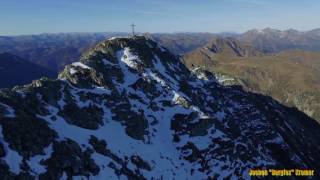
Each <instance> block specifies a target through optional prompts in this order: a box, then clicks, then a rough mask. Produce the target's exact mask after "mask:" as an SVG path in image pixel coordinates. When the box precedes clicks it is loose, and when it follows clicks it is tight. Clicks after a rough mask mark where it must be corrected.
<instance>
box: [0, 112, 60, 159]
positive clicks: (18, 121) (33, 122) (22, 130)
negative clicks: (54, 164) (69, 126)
mask: <svg viewBox="0 0 320 180" xmlns="http://www.w3.org/2000/svg"><path fill="white" fill-rule="evenodd" d="M0 124H1V126H2V128H3V130H2V133H3V136H4V140H5V141H7V142H8V143H9V147H10V148H11V149H14V150H15V151H17V152H18V153H19V154H20V155H22V156H23V157H26V158H29V157H31V156H33V155H36V154H41V153H43V149H44V148H45V147H47V146H48V145H49V144H50V143H51V142H52V141H53V140H54V139H55V138H56V137H57V134H56V132H55V131H54V130H52V129H50V128H49V127H48V123H46V122H45V121H43V120H41V119H39V118H35V117H23V118H22V117H17V118H2V119H1V120H0ZM35 144H36V145H35Z"/></svg>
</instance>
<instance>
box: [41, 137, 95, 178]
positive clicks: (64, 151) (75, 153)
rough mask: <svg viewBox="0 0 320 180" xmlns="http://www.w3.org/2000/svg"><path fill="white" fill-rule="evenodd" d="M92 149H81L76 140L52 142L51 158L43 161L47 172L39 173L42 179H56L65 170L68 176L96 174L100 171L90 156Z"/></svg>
mask: <svg viewBox="0 0 320 180" xmlns="http://www.w3.org/2000/svg"><path fill="white" fill-rule="evenodd" d="M92 152H93V151H92V150H90V149H86V150H85V151H82V150H81V148H80V146H79V145H78V143H77V142H74V141H72V140H70V139H67V140H66V141H61V142H54V143H53V153H52V154H51V158H50V159H47V160H46V161H44V162H43V164H44V165H45V166H47V172H46V173H44V174H41V175H40V178H42V179H58V178H59V177H60V176H62V174H63V172H65V173H66V174H67V176H68V178H72V177H73V176H79V175H81V176H85V177H89V176H91V175H97V174H98V173H99V171H100V169H99V167H98V166H97V165H96V164H95V162H94V160H93V159H91V158H90V156H91V154H92Z"/></svg>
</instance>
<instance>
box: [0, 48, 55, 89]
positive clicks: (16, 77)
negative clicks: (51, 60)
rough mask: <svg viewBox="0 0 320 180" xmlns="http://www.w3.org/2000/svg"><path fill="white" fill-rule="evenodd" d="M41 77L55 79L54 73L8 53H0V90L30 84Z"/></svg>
mask: <svg viewBox="0 0 320 180" xmlns="http://www.w3.org/2000/svg"><path fill="white" fill-rule="evenodd" d="M41 77H50V78H55V77H56V73H55V72H53V71H50V70H48V69H46V68H44V67H42V66H39V65H37V64H34V63H31V62H29V61H26V60H24V59H21V58H20V57H18V56H15V55H12V54H9V53H0V88H8V87H13V86H16V85H24V84H28V83H31V81H32V80H34V79H39V78H41Z"/></svg>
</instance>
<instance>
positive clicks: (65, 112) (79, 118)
mask: <svg viewBox="0 0 320 180" xmlns="http://www.w3.org/2000/svg"><path fill="white" fill-rule="evenodd" d="M59 115H61V116H62V117H64V118H65V120H66V121H67V122H68V123H70V124H74V125H76V126H79V127H83V128H86V129H98V128H99V125H103V121H102V116H103V111H102V109H101V108H99V107H96V106H91V105H89V106H88V107H84V108H79V107H78V106H77V105H76V104H67V105H65V106H64V107H63V109H62V111H61V112H60V113H59Z"/></svg>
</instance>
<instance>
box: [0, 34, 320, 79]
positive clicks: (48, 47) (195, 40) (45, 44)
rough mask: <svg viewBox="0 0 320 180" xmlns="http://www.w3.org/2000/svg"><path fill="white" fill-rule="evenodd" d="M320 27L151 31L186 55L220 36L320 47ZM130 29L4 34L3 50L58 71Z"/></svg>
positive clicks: (275, 46)
mask: <svg viewBox="0 0 320 180" xmlns="http://www.w3.org/2000/svg"><path fill="white" fill-rule="evenodd" d="M319 33H320V29H315V30H312V31H306V32H299V31H296V30H286V31H279V30H274V29H270V28H266V29H263V30H250V31H248V32H246V33H243V34H235V33H156V34H147V36H149V37H152V39H154V40H155V41H157V42H159V44H160V45H162V46H165V47H167V48H168V49H169V50H170V51H171V52H173V53H175V54H177V55H182V54H185V53H188V52H190V51H192V50H195V49H197V48H199V47H202V46H204V45H206V44H207V43H209V42H210V41H212V39H214V38H217V37H233V38H237V40H239V41H241V42H245V43H247V44H250V45H252V46H254V47H255V48H256V49H258V50H260V51H261V52H263V53H277V52H280V51H283V50H291V49H302V50H307V51H320V35H319ZM112 36H118V37H119V36H128V34H127V33H118V32H115V33H60V34H40V35H24V36H10V37H7V36H0V53H1V52H9V53H11V54H15V55H18V56H20V57H22V58H23V59H26V60H29V61H31V62H33V63H35V64H38V65H41V66H44V67H46V68H48V69H50V70H52V71H55V72H56V73H58V72H59V71H61V70H62V69H63V67H64V66H65V65H67V64H70V63H71V62H74V61H76V59H78V58H80V56H81V54H82V53H84V52H85V51H86V50H88V49H89V48H90V47H92V46H94V45H95V44H97V43H98V42H100V41H102V40H105V39H107V38H110V37H112Z"/></svg>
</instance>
